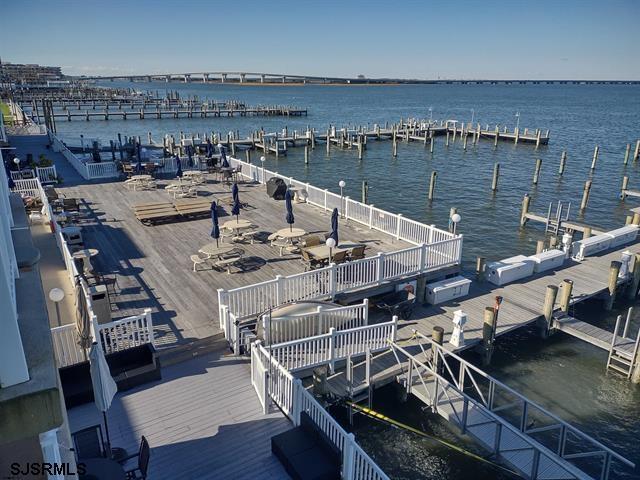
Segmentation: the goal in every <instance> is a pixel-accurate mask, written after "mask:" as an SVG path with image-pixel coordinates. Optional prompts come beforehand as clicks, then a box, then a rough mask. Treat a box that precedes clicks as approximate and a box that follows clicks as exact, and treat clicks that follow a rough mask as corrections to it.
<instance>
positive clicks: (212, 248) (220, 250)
mask: <svg viewBox="0 0 640 480" xmlns="http://www.w3.org/2000/svg"><path fill="white" fill-rule="evenodd" d="M234 249H235V247H234V246H232V245H216V243H215V242H212V243H207V244H206V245H205V246H203V247H202V248H200V250H198V253H201V254H203V255H206V256H207V258H212V257H220V256H222V255H226V254H227V253H230V252H232V251H233V250H234Z"/></svg>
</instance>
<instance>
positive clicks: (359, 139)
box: [358, 135, 364, 160]
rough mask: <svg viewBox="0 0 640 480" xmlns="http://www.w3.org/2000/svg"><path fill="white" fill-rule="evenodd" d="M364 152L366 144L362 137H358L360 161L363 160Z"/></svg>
mask: <svg viewBox="0 0 640 480" xmlns="http://www.w3.org/2000/svg"><path fill="white" fill-rule="evenodd" d="M363 150H364V142H363V140H362V135H358V160H362V151H363Z"/></svg>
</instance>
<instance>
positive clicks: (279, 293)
mask: <svg viewBox="0 0 640 480" xmlns="http://www.w3.org/2000/svg"><path fill="white" fill-rule="evenodd" d="M283 282H284V280H283V277H282V275H276V305H280V304H281V303H282V289H283V288H284V287H283Z"/></svg>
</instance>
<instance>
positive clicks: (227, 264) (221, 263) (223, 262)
mask: <svg viewBox="0 0 640 480" xmlns="http://www.w3.org/2000/svg"><path fill="white" fill-rule="evenodd" d="M240 260H242V257H241V256H240V255H236V256H234V257H228V258H221V259H220V260H218V261H217V262H215V263H214V264H213V268H215V269H217V270H226V271H227V274H228V275H231V266H232V265H236V264H237V263H238V262H239V261H240Z"/></svg>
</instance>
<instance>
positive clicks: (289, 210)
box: [284, 190, 295, 230]
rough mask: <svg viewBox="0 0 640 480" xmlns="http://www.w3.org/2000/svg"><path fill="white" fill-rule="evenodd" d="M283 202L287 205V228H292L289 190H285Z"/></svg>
mask: <svg viewBox="0 0 640 480" xmlns="http://www.w3.org/2000/svg"><path fill="white" fill-rule="evenodd" d="M284 203H285V206H286V207H287V223H288V224H289V230H293V222H294V221H295V219H294V218H293V205H292V204H291V190H287V193H286V194H285V196H284Z"/></svg>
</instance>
